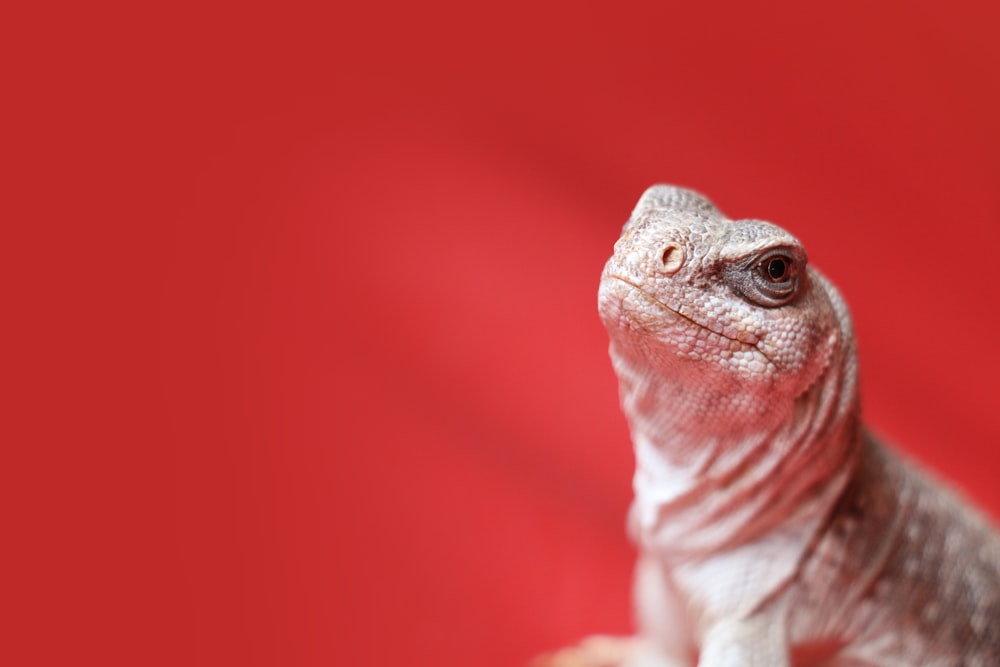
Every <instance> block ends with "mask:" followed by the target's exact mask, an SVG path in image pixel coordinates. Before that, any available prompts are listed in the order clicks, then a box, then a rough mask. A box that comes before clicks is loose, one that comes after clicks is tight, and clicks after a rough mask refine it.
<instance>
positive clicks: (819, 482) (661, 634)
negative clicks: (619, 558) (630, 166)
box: [599, 185, 1000, 667]
mask: <svg viewBox="0 0 1000 667" xmlns="http://www.w3.org/2000/svg"><path fill="white" fill-rule="evenodd" d="M599 308H600V314H601V317H602V320H603V322H604V324H605V326H606V327H607V329H608V332H609V336H610V341H611V343H610V353H611V358H612V362H613V365H614V368H615V371H616V373H617V375H618V378H619V383H620V393H621V401H622V408H623V411H624V412H625V415H626V418H627V420H628V423H629V428H630V432H631V435H632V440H633V444H634V447H635V454H636V473H635V477H634V482H633V485H634V490H635V500H634V503H633V506H632V509H631V512H630V518H629V525H630V532H631V535H632V537H633V539H634V540H635V541H636V542H637V544H638V546H639V550H640V558H639V564H638V567H637V573H636V604H637V614H638V621H639V626H640V635H639V639H638V640H637V641H636V642H634V643H633V644H632V645H631V648H630V649H629V651H628V654H627V657H626V658H625V659H624V664H627V665H633V666H636V667H657V666H661V667H667V666H681V665H694V664H697V665H699V667H728V666H733V667H735V666H737V665H739V666H742V667H772V666H781V665H806V664H816V665H827V666H829V667H849V666H858V667H860V666H883V667H886V666H897V665H898V666H902V665H932V666H941V667H944V666H953V665H954V666H958V665H968V666H970V667H971V666H982V667H985V666H987V665H1000V537H998V536H997V535H996V533H995V532H994V531H993V529H992V528H991V527H990V526H989V524H988V523H987V522H986V520H985V519H983V518H982V517H981V516H980V515H979V514H978V513H977V512H976V511H975V510H973V509H971V508H969V507H967V506H966V505H965V504H964V503H963V502H962V501H960V500H959V499H957V498H956V497H955V496H954V495H953V494H952V493H951V492H950V491H948V490H946V489H945V488H943V487H942V486H940V485H939V484H937V483H936V482H934V481H932V480H930V479H928V478H927V477H925V476H924V474H923V473H922V472H920V471H919V470H917V469H916V468H915V467H913V466H912V465H910V464H909V463H907V462H905V461H903V460H902V459H901V458H899V457H898V456H896V455H895V454H893V453H892V452H891V451H889V450H887V449H885V448H883V447H882V446H881V445H880V444H878V443H877V442H875V440H874V439H873V438H872V437H871V436H870V435H869V434H867V433H866V432H865V430H864V429H863V428H862V426H861V423H860V421H859V416H858V414H859V413H858V411H859V401H858V392H857V359H856V355H855V346H854V334H853V330H852V325H851V320H850V316H849V314H848V311H847V307H846V305H845V304H844V302H843V300H842V298H841V297H840V295H839V294H838V293H837V291H836V289H835V288H834V287H833V286H832V285H831V284H830V283H829V281H827V280H826V279H825V278H824V277H823V276H822V275H821V274H820V273H819V272H818V271H816V270H815V269H814V268H812V267H811V266H809V265H808V263H807V259H806V255H805V251H804V250H803V249H802V246H801V244H800V243H799V242H798V241H797V240H796V239H795V238H794V237H793V236H791V235H790V234H789V233H788V232H786V231H784V230H783V229H781V228H779V227H777V226H775V225H773V224H770V223H767V222H763V221H759V220H736V221H733V220H729V219H727V218H726V217H725V216H724V215H723V214H722V213H721V212H720V211H719V210H718V209H716V208H715V206H714V205H712V204H711V202H709V201H708V200H707V199H705V198H704V197H702V196H701V195H698V194H697V193H694V192H691V191H688V190H684V189H681V188H675V187H671V186H663V185H658V186H653V187H651V188H650V189H648V190H647V191H646V192H645V194H643V196H642V198H641V199H640V200H639V203H638V204H637V206H636V207H635V210H634V211H633V213H632V215H631V216H630V218H629V221H628V223H627V224H626V225H625V227H624V229H623V232H622V236H621V238H620V239H619V240H618V242H617V243H616V244H615V252H614V255H613V256H612V257H611V259H609V260H608V262H607V264H606V266H605V268H604V272H603V274H602V277H601V287H600V293H599Z"/></svg>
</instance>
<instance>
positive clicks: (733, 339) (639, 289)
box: [609, 274, 777, 366]
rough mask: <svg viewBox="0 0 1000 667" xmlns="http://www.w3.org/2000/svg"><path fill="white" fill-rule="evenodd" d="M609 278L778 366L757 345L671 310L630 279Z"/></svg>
mask: <svg viewBox="0 0 1000 667" xmlns="http://www.w3.org/2000/svg"><path fill="white" fill-rule="evenodd" d="M609 277H610V278H613V279H615V280H618V281H621V282H623V283H625V284H626V285H628V286H629V287H631V288H632V289H634V290H635V291H637V292H638V293H639V294H641V295H642V296H643V297H644V298H645V299H646V300H648V301H649V302H651V303H652V304H654V305H655V306H657V307H659V308H662V309H663V310H665V311H667V312H668V313H671V314H673V315H676V316H677V317H679V318H681V319H682V320H684V321H686V322H688V323H690V324H692V325H693V326H696V327H698V328H699V329H703V330H705V331H707V332H709V333H711V334H715V335H716V336H718V337H720V338H725V339H726V340H731V341H733V342H734V343H739V344H740V345H746V346H747V347H749V348H752V349H754V350H756V351H757V352H758V353H759V354H760V356H762V357H764V358H765V359H767V362H768V363H769V364H773V365H774V366H777V364H775V363H774V362H773V361H772V360H771V358H770V357H768V356H767V355H766V354H764V352H763V351H761V349H760V347H759V346H758V345H757V344H755V343H748V342H746V341H742V340H740V339H738V338H733V337H732V336H727V335H726V334H724V333H719V332H718V331H716V330H715V329H712V328H711V327H707V326H705V325H704V324H702V323H701V322H697V321H695V320H693V319H691V318H690V317H688V316H687V315H685V314H684V313H681V312H678V311H677V310H675V309H673V308H671V307H670V306H668V305H667V304H665V303H663V302H662V301H660V300H659V299H657V298H656V297H655V296H653V295H652V294H650V293H649V292H647V291H646V290H644V289H643V288H642V287H640V286H639V285H636V284H635V283H634V282H632V281H631V280H629V279H628V278H625V277H623V276H619V275H615V274H612V275H610V276H609Z"/></svg>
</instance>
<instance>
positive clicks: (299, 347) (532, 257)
mask: <svg viewBox="0 0 1000 667" xmlns="http://www.w3.org/2000/svg"><path fill="white" fill-rule="evenodd" d="M750 4H751V3H741V2H721V3H695V2H684V3H679V2H656V3H653V2H650V3H646V4H643V3H629V2H625V3H621V2H619V3H612V4H610V5H609V6H599V5H597V4H592V3H565V4H550V3H538V2H533V3H514V4H510V3H507V4H501V5H495V6H483V5H472V4H469V3H464V2H451V3H446V2H437V3H432V4H421V3H381V4H377V3H372V4H367V5H364V6H362V5H360V4H359V5H355V6H351V5H348V4H346V3H341V4H340V5H336V6H335V5H328V6H327V7H325V8H323V9H315V8H303V7H293V6H289V5H284V4H283V5H280V8H279V5H277V4H276V5H275V6H273V7H265V6H261V5H248V4H239V5H233V6H231V7H224V6H219V5H205V4H199V5H194V6H191V7H180V6H176V5H171V6H166V5H165V6H163V7H161V8H158V9H150V8H149V7H148V6H147V3H129V4H127V5H126V4H122V5H120V6H112V5H106V4H103V5H102V4H99V5H93V4H90V3H77V4H76V5H75V6H72V7H55V6H49V5H44V4H41V3H34V4H32V7H34V9H32V10H30V14H29V13H26V10H12V9H5V10H4V12H5V13H6V17H5V20H4V21H3V22H2V23H3V25H4V29H5V31H6V32H8V33H9V34H7V35H6V36H5V39H3V40H2V43H3V46H2V47H0V48H2V49H3V51H4V52H3V56H4V58H3V62H4V67H5V71H4V74H3V76H4V89H5V95H4V97H5V100H6V101H5V103H4V106H5V107H6V110H5V111H6V113H8V114H9V117H8V121H7V122H6V123H5V129H4V131H3V134H4V139H3V142H4V149H3V152H4V162H5V163H6V166H7V168H8V170H9V173H8V174H7V175H6V176H5V177H4V179H3V183H2V185H0V188H2V193H3V202H4V203H3V208H4V209H5V213H4V214H3V218H4V219H5V225H4V227H5V231H4V242H3V254H4V261H3V271H4V275H5V281H4V283H5V289H4V291H3V293H4V310H5V314H6V317H5V326H4V329H5V331H4V338H5V343H4V358H5V361H4V376H5V377H4V380H5V381H4V384H5V385H6V387H7V389H8V391H9V392H10V396H8V399H6V400H5V401H4V402H3V406H2V408H0V409H2V410H3V423H4V429H3V430H4V432H5V435H4V437H3V440H4V448H3V451H4V464H3V466H2V467H3V471H4V477H5V478H6V479H5V480H4V482H3V485H2V488H3V491H2V493H3V495H4V498H3V507H4V510H3V512H4V515H5V516H4V522H3V525H4V552H5V557H6V559H9V560H8V565H6V566H5V567H4V572H5V573H4V577H3V591H2V595H3V598H4V603H3V607H4V608H5V612H6V613H7V614H8V615H9V617H10V618H9V619H7V620H6V621H5V622H4V623H3V624H2V626H0V627H2V629H0V658H2V662H4V663H5V664H17V665H35V664H39V665H40V664H102V665H181V664H183V665H225V664H232V665H331V664H360V665H399V664H407V665H439V664H444V665H472V664H478V665H497V666H501V665H518V664H521V663H523V661H524V660H525V659H527V658H528V657H529V656H531V655H533V654H535V653H537V652H539V651H542V650H545V649H548V648H552V647H555V646H558V645H560V644H563V643H567V642H570V641H574V640H575V639H577V638H578V637H579V636H581V635H584V634H587V633H590V632H595V631H603V632H609V631H611V632H625V631H627V630H628V628H629V607H628V590H627V589H628V579H629V570H630V567H631V559H632V552H631V549H630V547H629V546H628V545H627V544H626V541H625V537H624V530H623V521H624V520H623V516H624V512H625V509H626V506H627V503H628V499H629V494H630V473H631V466H632V461H631V454H630V449H629V443H628V440H627V433H626V430H625V426H624V421H623V419H622V417H621V416H620V414H619V411H618V406H617V398H616V386H615V381H614V378H613V375H612V372H611V369H610V365H609V363H608V361H607V357H606V338H605V334H604V331H603V329H602V327H601V325H600V323H599V321H598V318H597V315H596V305H595V294H596V287H597V276H598V274H599V271H600V268H601V266H602V263H603V261H604V260H605V258H606V257H607V255H608V254H609V253H610V250H611V245H612V243H613V242H614V240H615V238H616V236H617V233H618V231H619V229H620V226H621V223H622V222H623V221H624V219H625V217H626V215H627V214H628V211H629V210H630V208H631V206H632V204H633V203H634V201H635V199H636V198H637V197H638V196H639V194H640V193H641V192H642V190H643V189H644V188H645V187H646V186H647V185H649V184H650V183H653V182H658V181H663V182H673V183H679V184H684V185H688V186H691V187H695V188H697V189H700V190H702V191H703V192H705V193H707V194H709V195H710V196H711V197H713V198H714V199H715V201H716V202H717V203H718V204H719V205H720V206H721V207H722V209H723V210H724V211H726V212H727V213H729V214H731V215H733V216H737V217H750V216H752V217H762V218H767V219H770V220H774V221H775V222H778V223H780V224H783V225H784V226H787V227H788V228H790V229H791V230H792V231H793V232H795V233H796V234H797V235H799V236H800V237H801V238H802V239H803V241H804V242H805V243H806V244H807V247H808V248H809V251H810V255H811V258H812V261H814V262H815V263H816V264H817V265H819V266H821V267H823V269H824V270H825V271H826V273H827V274H828V275H830V276H831V277H832V278H833V280H834V281H835V282H836V283H837V284H838V285H839V286H840V287H841V288H842V290H843V292H844V293H845V294H846V296H847V298H848V300H849V302H850V303H851V305H852V308H853V311H854V314H855V317H856V320H857V329H858V332H859V337H860V345H861V355H862V363H863V383H864V392H865V410H866V418H867V420H868V422H869V423H870V424H872V425H873V426H874V427H875V428H876V429H877V430H878V431H880V432H881V433H883V434H885V435H886V436H888V437H889V438H891V439H892V440H894V441H897V442H899V443H901V445H902V446H904V447H905V448H906V449H907V450H908V451H910V452H912V453H913V454H914V455H915V456H917V457H918V458H920V459H922V460H924V461H927V462H929V463H930V464H932V465H933V467H934V468H936V469H937V470H939V471H940V473H941V474H942V475H944V476H947V477H949V478H953V479H955V480H958V481H959V482H960V483H961V484H962V485H963V487H965V488H966V489H967V491H968V493H969V494H970V495H971V496H973V497H974V498H975V499H977V501H979V503H980V504H981V505H982V506H984V507H986V508H987V509H988V511H990V512H991V513H992V514H993V516H998V514H1000V488H998V485H997V482H996V479H997V471H998V470H1000V450H998V448H997V443H998V442H1000V427H998V425H997V420H996V418H995V413H994V410H995V409H996V397H997V394H998V380H997V378H998V377H1000V361H998V357H997V354H996V335H995V318H996V304H997V294H998V291H1000V280H998V278H997V273H996V269H995V265H996V262H995V255H996V252H997V248H998V247H1000V231H998V224H997V223H998V221H1000V194H998V190H997V185H996V182H997V177H998V175H1000V173H998V163H1000V158H998V155H1000V123H998V120H997V119H998V118H1000V78H998V75H997V72H1000V49H998V45H997V44H998V43H997V40H996V29H997V26H998V25H1000V23H998V19H1000V15H998V11H997V9H996V5H995V3H985V2H984V3H975V2H969V1H957V2H948V3H932V2H923V1H914V0H907V1H906V2H903V1H902V0H899V1H895V2H884V3H864V2H847V3H839V4H837V5H830V6H828V7H827V6H824V5H820V4H808V5H807V4H804V3H799V2H791V1H788V2H778V3H771V5H770V6H769V7H768V8H762V7H752V6H750ZM137 7H144V8H143V9H137ZM987 7H990V8H989V9H987ZM19 12H20V13H19Z"/></svg>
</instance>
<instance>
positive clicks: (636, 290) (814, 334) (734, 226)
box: [599, 185, 852, 416]
mask: <svg viewBox="0 0 1000 667" xmlns="http://www.w3.org/2000/svg"><path fill="white" fill-rule="evenodd" d="M599 307H600V313H601V317H602V319H603V321H604V324H605V326H606V327H607V329H608V332H609V334H610V337H611V346H612V354H613V355H614V356H616V357H618V358H619V359H618V361H621V362H623V363H625V364H626V365H627V367H628V368H630V369H632V370H631V371H629V372H631V373H642V374H651V375H654V376H656V377H658V378H660V379H661V380H662V381H663V383H664V384H665V385H669V386H671V387H673V389H674V392H676V393H677V395H678V396H680V395H682V394H683V396H684V402H685V403H690V402H694V403H696V404H699V406H698V413H699V414H703V415H704V414H707V413H710V412H711V405H712V404H713V403H719V402H724V403H725V404H726V408H725V409H726V410H728V411H729V414H730V416H731V415H732V412H731V411H732V410H733V409H734V408H736V409H737V410H738V411H740V412H742V411H744V410H745V411H752V410H757V411H759V410H761V406H762V405H768V404H769V403H770V402H778V403H782V402H783V403H785V404H788V403H790V402H791V400H793V399H795V398H796V397H798V396H799V395H801V394H803V393H804V392H805V391H807V390H808V389H809V388H810V387H811V386H812V385H813V384H814V383H815V382H816V381H817V379H818V378H819V377H820V375H821V374H822V373H823V371H824V369H825V368H827V367H828V366H829V365H830V364H831V363H832V362H833V361H834V357H835V356H836V355H837V354H838V352H839V351H840V349H841V348H843V346H845V345H848V344H851V341H852V336H851V333H850V323H849V322H850V320H849V318H848V315H847V311H846V307H845V306H844V304H843V301H842V300H841V299H840V297H839V295H837V293H836V291H835V290H834V289H833V287H832V286H831V285H830V284H829V283H828V282H827V281H826V280H825V279H824V278H823V277H822V276H821V275H820V274H819V273H818V272H816V271H815V270H814V269H812V268H811V267H810V266H809V265H808V262H807V258H806V253H805V250H804V249H803V248H802V245H801V244H800V243H799V241H798V240H796V239H795V237H793V236H792V235H791V234H789V233H788V232H786V231H785V230H783V229H781V228H780V227H778V226H776V225H773V224H771V223H768V222H764V221H761V220H729V219H727V218H726V217H725V216H724V215H723V214H722V213H721V212H720V211H719V210H718V209H716V208H715V206H713V205H712V203H711V202H710V201H709V200H707V199H705V198H704V197H702V196H701V195H699V194H697V193H694V192H691V191H689V190H684V189H681V188H676V187H671V186H664V185H657V186H653V187H651V188H649V189H648V190H647V191H646V192H645V193H644V194H643V196H642V198H641V199H640V200H639V203H638V204H637V205H636V207H635V210H634V211H633V212H632V215H631V216H630V217H629V220H628V222H627V223H626V225H625V227H624V229H623V230H622V235H621V238H619V239H618V241H617V243H616V244H615V251H614V255H613V256H612V257H611V259H609V260H608V262H607V264H606V266H605V267H604V272H603V274H602V276H601V287H600V293H599ZM619 373H620V374H621V370H619ZM740 406H742V409H740ZM758 414H759V413H758Z"/></svg>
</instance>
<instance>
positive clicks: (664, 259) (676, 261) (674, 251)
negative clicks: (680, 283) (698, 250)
mask: <svg viewBox="0 0 1000 667" xmlns="http://www.w3.org/2000/svg"><path fill="white" fill-rule="evenodd" d="M658 257H659V260H660V265H659V267H658V268H659V270H660V272H661V273H665V274H667V275H670V274H672V273H677V271H679V270H680V268H681V267H682V266H684V260H685V257H684V248H683V246H681V245H680V244H679V243H674V242H672V241H671V242H670V243H667V244H665V245H664V246H663V247H662V248H660V252H659V254H658Z"/></svg>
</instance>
